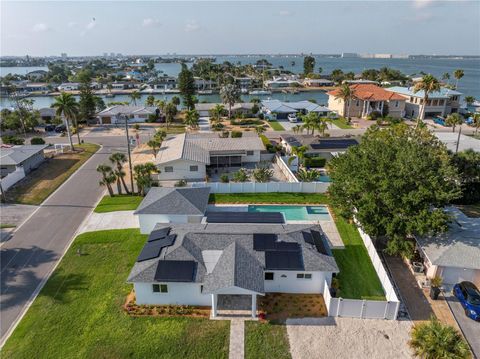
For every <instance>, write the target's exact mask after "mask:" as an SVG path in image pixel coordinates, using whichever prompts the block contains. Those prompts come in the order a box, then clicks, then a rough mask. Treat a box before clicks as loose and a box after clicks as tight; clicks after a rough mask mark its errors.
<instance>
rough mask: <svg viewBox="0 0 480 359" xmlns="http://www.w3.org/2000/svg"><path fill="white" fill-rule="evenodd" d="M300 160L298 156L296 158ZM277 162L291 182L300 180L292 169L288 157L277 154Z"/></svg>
mask: <svg viewBox="0 0 480 359" xmlns="http://www.w3.org/2000/svg"><path fill="white" fill-rule="evenodd" d="M295 160H296V161H298V158H296V159H295ZM275 162H276V164H277V165H278V167H279V168H280V171H281V172H282V173H283V175H284V176H285V177H286V178H287V180H288V181H290V182H299V181H298V179H297V177H295V175H294V174H293V172H292V170H291V169H290V167H289V166H288V157H286V156H285V157H281V156H279V155H276V156H275Z"/></svg>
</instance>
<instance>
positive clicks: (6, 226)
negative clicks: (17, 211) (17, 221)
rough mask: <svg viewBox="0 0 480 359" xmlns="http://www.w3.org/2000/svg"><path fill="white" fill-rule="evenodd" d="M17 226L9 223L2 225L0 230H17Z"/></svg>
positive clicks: (0, 224)
mask: <svg viewBox="0 0 480 359" xmlns="http://www.w3.org/2000/svg"><path fill="white" fill-rule="evenodd" d="M15 227H16V225H14V224H9V223H0V228H2V229H3V228H15Z"/></svg>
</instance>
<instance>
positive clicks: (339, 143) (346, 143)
mask: <svg viewBox="0 0 480 359" xmlns="http://www.w3.org/2000/svg"><path fill="white" fill-rule="evenodd" d="M354 145H358V142H357V141H356V140H354V139H348V138H347V139H341V140H320V142H319V143H312V144H310V146H311V147H312V148H313V149H314V150H322V149H324V150H327V149H333V148H338V149H343V148H348V147H350V146H354Z"/></svg>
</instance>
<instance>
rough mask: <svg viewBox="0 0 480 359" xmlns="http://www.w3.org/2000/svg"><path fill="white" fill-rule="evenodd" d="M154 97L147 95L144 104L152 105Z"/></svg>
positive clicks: (153, 104)
mask: <svg viewBox="0 0 480 359" xmlns="http://www.w3.org/2000/svg"><path fill="white" fill-rule="evenodd" d="M155 101H156V100H155V97H154V96H153V95H148V97H147V99H146V100H145V106H149V107H153V106H155Z"/></svg>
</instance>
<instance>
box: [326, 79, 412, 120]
mask: <svg viewBox="0 0 480 359" xmlns="http://www.w3.org/2000/svg"><path fill="white" fill-rule="evenodd" d="M350 89H351V90H352V92H353V98H352V99H351V100H350V101H348V103H345V101H344V100H343V99H341V98H340V97H338V95H339V93H340V89H338V88H337V89H335V90H332V91H329V92H327V94H328V108H329V109H330V110H332V111H335V112H336V113H338V114H339V115H340V116H343V117H345V116H347V113H348V115H349V116H350V117H358V118H366V117H367V116H368V115H370V114H371V113H372V112H378V113H381V114H384V115H386V114H388V115H390V116H392V117H396V118H401V117H403V116H404V115H405V98H404V97H403V96H401V95H399V94H396V93H394V92H391V91H387V89H384V88H382V87H380V86H377V85H374V84H354V85H350ZM348 107H349V111H347V108H348Z"/></svg>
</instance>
